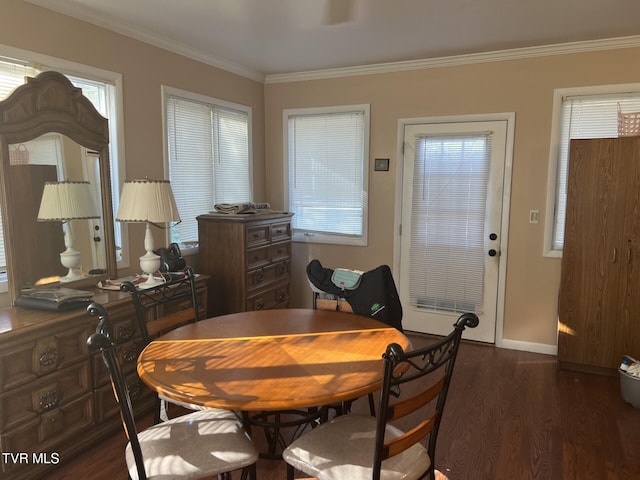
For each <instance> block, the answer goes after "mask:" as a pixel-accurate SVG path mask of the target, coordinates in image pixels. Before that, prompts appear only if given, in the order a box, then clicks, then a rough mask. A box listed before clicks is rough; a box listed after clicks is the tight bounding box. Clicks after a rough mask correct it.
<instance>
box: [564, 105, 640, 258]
mask: <svg viewBox="0 0 640 480" xmlns="http://www.w3.org/2000/svg"><path fill="white" fill-rule="evenodd" d="M618 105H620V109H621V111H622V112H623V113H630V112H640V92H637V93H625V94H616V95H613V94H610V95H584V96H570V97H566V98H563V100H562V107H561V117H560V140H559V145H558V176H557V184H556V211H555V221H554V232H553V245H552V247H553V249H554V250H562V247H563V245H564V224H565V219H566V208H567V175H568V170H569V144H570V141H571V140H572V139H574V138H616V137H617V136H618Z"/></svg>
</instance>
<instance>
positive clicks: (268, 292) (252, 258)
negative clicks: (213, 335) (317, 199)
mask: <svg viewBox="0 0 640 480" xmlns="http://www.w3.org/2000/svg"><path fill="white" fill-rule="evenodd" d="M291 216H292V214H291V213H268V214H256V215H241V214H239V215H233V214H230V215H227V214H215V213H211V214H207V215H200V216H199V217H198V240H199V265H200V271H202V273H204V274H207V275H209V276H210V281H209V300H208V306H209V316H210V317H211V316H217V315H223V314H226V313H235V312H244V311H251V310H262V309H269V308H286V307H287V306H288V304H289V297H290V290H289V284H290V279H291V275H290V269H291Z"/></svg>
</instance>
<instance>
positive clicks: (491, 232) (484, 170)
mask: <svg viewBox="0 0 640 480" xmlns="http://www.w3.org/2000/svg"><path fill="white" fill-rule="evenodd" d="M507 132H508V123H507V120H500V121H486V122H485V121H483V122H479V121H472V122H464V123H432V124H431V123H430V124H419V125H405V129H404V168H403V185H402V190H403V195H402V199H403V200H402V235H401V254H400V269H401V271H400V297H401V300H402V305H403V308H404V318H403V325H404V328H405V329H407V330H411V331H418V332H423V333H430V334H435V335H446V334H448V333H449V332H450V331H451V328H452V325H453V323H454V322H455V320H456V319H457V317H458V316H459V315H460V314H461V313H464V312H474V313H476V314H477V315H478V317H479V318H480V325H479V326H478V327H477V328H475V329H469V330H465V332H464V337H465V338H467V339H471V340H477V341H482V342H488V343H494V342H495V332H496V319H497V301H498V296H499V295H498V289H499V285H500V278H499V275H500V262H501V261H505V260H506V259H505V258H504V256H501V250H502V249H501V226H502V210H503V190H504V171H505V162H506V158H507Z"/></svg>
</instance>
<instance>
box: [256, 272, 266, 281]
mask: <svg viewBox="0 0 640 480" xmlns="http://www.w3.org/2000/svg"><path fill="white" fill-rule="evenodd" d="M263 280H264V270H262V269H260V270H258V271H257V272H256V282H257V283H260V282H262V281H263Z"/></svg>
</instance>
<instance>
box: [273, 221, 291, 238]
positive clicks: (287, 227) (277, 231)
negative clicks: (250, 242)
mask: <svg viewBox="0 0 640 480" xmlns="http://www.w3.org/2000/svg"><path fill="white" fill-rule="evenodd" d="M288 240H291V222H289V221H286V222H278V223H273V224H271V241H272V242H284V241H288Z"/></svg>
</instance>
